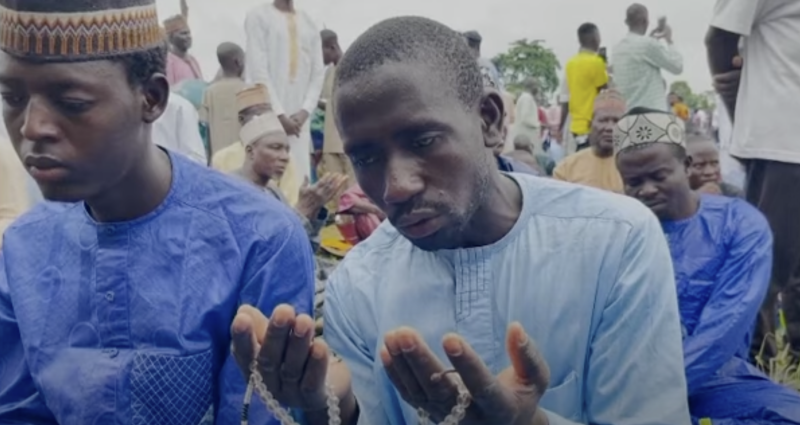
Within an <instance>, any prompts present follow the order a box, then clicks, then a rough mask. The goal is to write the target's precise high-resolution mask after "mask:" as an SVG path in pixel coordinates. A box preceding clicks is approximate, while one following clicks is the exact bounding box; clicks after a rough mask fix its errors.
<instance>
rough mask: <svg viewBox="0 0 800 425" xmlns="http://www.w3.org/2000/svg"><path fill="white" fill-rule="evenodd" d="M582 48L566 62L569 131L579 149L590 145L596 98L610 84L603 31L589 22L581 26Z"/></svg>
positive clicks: (579, 36) (579, 35)
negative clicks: (601, 46) (601, 49)
mask: <svg viewBox="0 0 800 425" xmlns="http://www.w3.org/2000/svg"><path fill="white" fill-rule="evenodd" d="M578 41H579V42H580V44H581V50H580V51H579V52H578V54H577V55H575V56H573V57H572V59H570V60H569V62H567V66H566V81H567V88H568V91H569V115H570V117H571V118H572V124H571V125H570V128H569V131H570V132H571V133H572V134H573V136H574V137H575V141H576V143H577V145H578V146H577V149H578V150H580V149H583V148H585V147H588V135H589V132H590V130H591V123H592V112H593V111H592V109H593V105H594V100H595V97H597V94H598V93H599V92H600V90H601V89H603V88H604V87H605V86H606V85H607V84H608V70H607V65H606V62H605V60H603V58H602V57H601V56H600V55H599V54H598V51H599V50H600V30H599V29H598V28H597V26H596V25H595V24H592V23H586V24H583V25H581V26H580V28H578Z"/></svg>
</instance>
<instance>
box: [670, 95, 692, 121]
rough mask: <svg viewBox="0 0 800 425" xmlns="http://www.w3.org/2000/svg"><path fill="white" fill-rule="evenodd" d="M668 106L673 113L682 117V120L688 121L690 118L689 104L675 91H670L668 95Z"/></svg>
mask: <svg viewBox="0 0 800 425" xmlns="http://www.w3.org/2000/svg"><path fill="white" fill-rule="evenodd" d="M668 100H669V107H670V110H671V111H672V113H673V114H675V115H676V116H677V117H678V118H680V119H682V120H683V122H685V123H688V122H689V118H691V111H689V106H688V105H686V102H684V101H683V98H682V97H681V96H679V95H678V94H677V93H674V92H673V93H670V94H669V96H668Z"/></svg>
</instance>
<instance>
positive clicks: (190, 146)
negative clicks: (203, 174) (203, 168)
mask: <svg viewBox="0 0 800 425" xmlns="http://www.w3.org/2000/svg"><path fill="white" fill-rule="evenodd" d="M153 143H155V144H156V145H158V146H161V147H162V148H164V149H168V150H170V151H173V152H177V153H180V154H183V155H185V156H187V157H189V159H191V160H193V161H196V162H199V163H201V164H208V156H207V154H206V147H205V145H204V144H203V138H202V137H201V136H200V116H199V114H198V113H197V109H195V107H194V105H192V102H189V101H188V100H186V99H185V98H183V97H181V96H180V95H179V94H176V93H170V94H169V101H168V102H167V107H166V109H164V113H163V114H162V115H161V117H159V118H158V120H156V122H154V123H153Z"/></svg>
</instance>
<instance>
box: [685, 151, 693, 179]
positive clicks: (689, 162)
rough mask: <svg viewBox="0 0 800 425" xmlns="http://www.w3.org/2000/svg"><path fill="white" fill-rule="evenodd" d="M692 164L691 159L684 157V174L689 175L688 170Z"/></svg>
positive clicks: (687, 156)
mask: <svg viewBox="0 0 800 425" xmlns="http://www.w3.org/2000/svg"><path fill="white" fill-rule="evenodd" d="M693 162H694V160H692V157H691V156H689V155H686V159H684V160H683V166H684V167H685V168H686V174H689V168H690V167H691V166H692V163H693Z"/></svg>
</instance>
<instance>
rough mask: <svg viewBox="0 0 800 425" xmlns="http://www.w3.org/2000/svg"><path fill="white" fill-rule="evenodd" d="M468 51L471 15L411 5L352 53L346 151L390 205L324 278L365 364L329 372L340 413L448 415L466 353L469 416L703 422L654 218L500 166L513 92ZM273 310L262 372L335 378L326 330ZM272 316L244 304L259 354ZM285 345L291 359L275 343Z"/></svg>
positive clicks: (343, 336)
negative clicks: (458, 23) (687, 373)
mask: <svg viewBox="0 0 800 425" xmlns="http://www.w3.org/2000/svg"><path fill="white" fill-rule="evenodd" d="M442 52H447V53H446V54H442ZM469 63H470V52H469V50H468V49H467V46H466V44H465V43H463V41H462V40H460V39H459V34H458V33H456V32H454V31H452V30H450V29H449V28H447V27H445V26H443V25H441V24H439V23H437V22H434V21H430V20H428V19H424V18H416V17H401V18H393V19H389V20H386V21H384V22H382V23H379V24H377V25H376V26H374V27H373V28H371V29H369V30H368V31H367V32H366V33H365V34H363V35H362V36H361V37H359V38H358V40H356V41H355V42H354V43H353V44H352V45H351V46H350V49H348V51H347V53H346V54H345V56H344V58H343V59H342V61H341V63H340V65H339V68H338V71H337V72H338V74H337V87H336V91H335V93H336V99H335V100H336V105H337V111H338V112H337V114H338V122H339V125H340V129H341V130H342V131H341V134H342V136H343V139H344V141H345V149H346V151H347V153H348V155H349V156H350V158H351V159H352V160H353V165H354V168H355V171H356V176H357V178H358V181H359V184H360V185H361V187H363V189H364V192H365V193H367V194H368V196H369V197H370V199H371V200H372V201H374V202H375V204H376V205H377V206H378V207H379V208H381V209H382V210H383V211H384V212H385V213H386V215H387V217H388V220H389V221H388V222H384V223H383V224H382V225H381V226H380V227H379V228H378V230H376V232H375V233H373V234H372V236H370V237H369V238H368V239H367V240H365V241H363V242H362V243H360V244H359V245H357V246H356V247H355V248H354V249H353V250H352V251H351V252H350V253H348V255H347V257H346V258H345V259H344V261H343V262H342V263H341V264H340V265H339V267H338V268H337V270H336V271H335V272H334V273H333V275H332V276H331V278H330V280H329V283H328V286H327V288H326V292H327V293H326V300H325V339H326V341H327V342H328V344H330V346H331V348H332V349H333V351H334V352H335V353H336V354H338V355H339V356H341V358H342V359H343V360H344V362H343V364H344V365H345V366H346V367H347V368H348V369H349V372H350V373H351V376H352V392H350V385H349V382H344V380H343V379H338V378H340V377H341V376H342V374H339V375H338V376H337V374H335V373H333V372H339V371H338V370H337V367H336V366H331V372H332V373H329V374H328V375H327V379H328V382H330V383H331V384H332V386H333V388H334V390H338V395H339V399H340V400H342V401H343V403H342V405H341V412H342V416H343V417H345V418H346V419H345V420H350V419H351V418H352V416H354V415H355V414H356V413H357V414H358V415H359V418H358V423H359V424H361V425H377V424H381V425H406V424H416V423H418V419H417V415H418V412H417V408H422V409H424V410H425V411H426V412H429V413H430V414H431V419H432V420H435V421H436V422H437V423H438V422H439V421H442V420H443V418H444V416H445V415H446V414H447V413H449V412H450V410H451V409H452V408H453V406H454V404H455V400H456V398H457V396H458V387H457V383H456V381H455V378H453V376H454V375H453V374H447V375H445V378H444V379H433V378H434V377H435V376H440V375H437V374H440V373H442V372H444V371H445V370H446V369H450V368H451V367H450V364H452V365H453V368H455V369H456V370H457V372H458V375H459V376H461V378H462V380H463V382H464V385H465V386H466V388H467V389H466V390H467V391H468V392H469V394H470V395H471V397H472V399H473V402H472V404H471V407H470V408H469V409H467V411H466V415H467V417H466V418H465V420H464V422H463V423H465V424H467V423H468V424H472V425H498V424H505V425H539V424H542V425H544V424H550V425H572V424H597V425H600V424H602V425H606V424H613V425H634V424H635V425H688V424H689V423H690V419H689V409H688V402H687V397H686V383H685V378H684V375H683V358H682V357H683V356H682V353H681V344H680V322H679V313H678V306H677V297H676V293H675V284H674V280H673V277H672V267H671V262H670V258H669V250H668V247H667V244H666V242H665V241H664V239H663V237H661V229H660V227H659V225H658V222H657V220H656V219H655V217H654V216H653V215H652V214H650V213H649V212H648V211H647V209H646V208H644V207H643V206H642V205H640V204H639V203H638V202H636V201H635V200H632V199H626V198H625V197H623V196H620V195H615V194H610V193H605V192H601V191H598V190H594V189H590V188H584V187H579V186H574V185H570V184H567V183H562V182H557V181H552V180H546V179H541V178H536V177H531V176H527V175H524V174H515V173H512V174H505V173H501V172H499V171H498V170H497V166H496V160H495V158H494V156H493V154H492V152H491V151H490V150H489V149H488V148H490V147H493V146H497V143H500V142H501V140H502V125H503V101H502V99H501V97H500V96H499V95H498V94H497V93H496V92H493V91H484V89H483V87H482V83H481V80H482V78H481V75H480V71H479V69H478V67H477V65H472V66H467V64H469ZM576 206H579V208H576ZM266 313H267V314H270V313H271V312H266ZM272 314H273V317H272V320H273V322H275V323H281V322H284V324H283V326H276V327H275V329H273V326H271V323H270V325H269V327H268V328H267V332H266V337H265V339H264V341H267V342H266V343H265V344H264V345H263V346H262V347H261V350H262V351H261V355H260V356H261V357H259V365H262V360H265V362H264V363H266V365H262V366H263V367H262V368H261V369H260V370H259V371H260V372H261V374H262V376H263V377H264V382H267V383H268V384H267V385H269V386H270V390H271V391H273V394H275V397H276V398H278V399H279V400H287V399H291V398H292V394H293V393H292V392H291V390H292V389H293V388H296V387H297V382H306V383H308V384H309V386H310V385H311V383H316V385H315V386H313V387H312V388H313V389H314V391H309V392H308V393H311V394H320V393H322V394H324V387H322V389H321V390H320V385H322V384H323V383H324V382H325V376H320V375H321V373H322V372H324V368H320V367H319V365H320V362H324V361H327V360H326V359H325V358H324V356H322V355H321V354H322V353H324V349H325V347H324V345H323V343H321V342H314V344H313V345H312V346H311V350H310V351H311V353H312V354H311V355H309V348H308V344H305V345H303V344H297V338H296V337H293V336H292V335H291V334H288V333H287V329H291V327H290V326H289V325H288V323H290V321H291V320H294V322H295V329H296V327H297V326H300V327H301V329H302V328H303V327H306V326H308V323H309V320H310V319H309V318H308V317H305V316H303V315H300V316H297V317H293V316H292V315H291V311H289V310H288V309H285V308H280V309H279V310H277V311H275V312H274V313H272ZM248 316H249V317H250V319H248ZM264 320H265V319H264V318H263V316H262V317H258V315H257V314H255V315H254V314H252V312H249V311H248V312H245V311H242V312H241V314H240V315H238V316H237V318H236V321H235V322H234V326H233V328H234V344H235V346H236V350H235V351H236V353H237V360H238V362H239V364H240V365H246V364H248V357H252V356H253V355H254V350H253V349H251V348H252V347H248V346H247V344H248V342H249V341H252V332H253V331H254V330H255V329H258V328H259V326H252V325H251V323H258V322H261V323H262V325H260V326H263V322H264ZM515 322H516V324H515ZM248 332H249V333H248ZM525 334H527V335H529V336H530V339H528V337H527V336H525ZM443 338H444V341H443ZM533 341H535V345H536V346H537V347H538V349H539V352H540V353H541V355H537V354H535V351H536V350H535V349H533V348H532V347H533V345H534V343H533ZM281 344H286V347H288V348H286V350H287V351H285V355H284V359H287V360H286V361H284V360H282V359H281V358H280V356H277V357H276V356H275V354H273V353H284V350H283V348H284V347H283V346H282V345H281ZM295 356H303V357H301V358H308V359H309V360H308V363H307V366H306V367H305V369H304V370H300V369H297V368H294V367H293V366H292V364H293V363H297V362H296V361H295V360H292V361H291V362H290V361H288V359H294V358H296V357H295ZM544 363H546V364H547V366H549V378H547V377H543V375H542V371H543V368H544ZM512 366H513V367H512ZM281 368H285V369H286V370H284V371H283V372H282V373H280V375H279V376H278V375H277V373H276V370H280V369H281ZM284 372H285V373H284ZM498 374H499V375H498ZM288 377H294V379H292V380H290V379H287V378H288ZM548 381H549V385H548ZM293 382H294V384H293ZM275 384H277V385H275ZM303 388H306V387H303ZM287 389H288V390H287ZM306 390H307V391H308V390H310V388H306ZM353 394H354V397H353ZM353 400H355V402H354V401H353ZM320 401H322V402H320ZM345 401H346V402H347V403H349V404H346V403H344V402H345ZM302 402H304V403H302ZM302 402H298V400H297V399H296V398H295V403H294V406H293V407H295V408H298V409H306V410H307V411H308V410H310V409H313V408H319V407H324V398H323V399H322V400H320V398H319V397H316V399H315V400H314V401H313V402H308V401H306V400H302ZM356 403H357V405H358V409H357V410H356V409H355V407H354V406H355V404H356ZM307 418H310V415H309V416H307ZM309 423H314V424H316V423H320V422H315V421H312V420H309ZM322 423H326V422H324V421H323V422H322ZM343 423H348V424H349V423H352V422H343Z"/></svg>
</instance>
